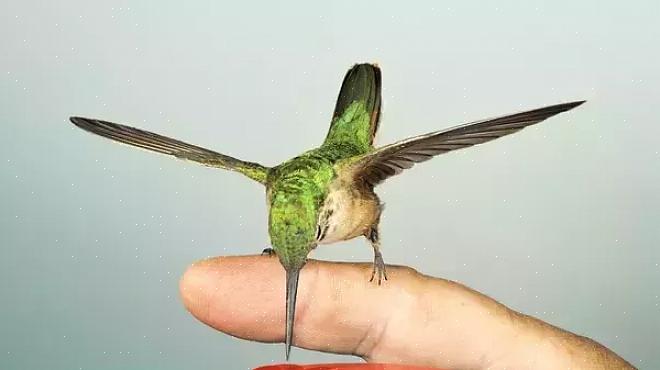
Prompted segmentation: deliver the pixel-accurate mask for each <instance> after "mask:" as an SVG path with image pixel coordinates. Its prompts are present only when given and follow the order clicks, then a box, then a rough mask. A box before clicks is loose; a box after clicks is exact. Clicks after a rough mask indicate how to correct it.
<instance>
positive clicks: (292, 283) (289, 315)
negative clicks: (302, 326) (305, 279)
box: [284, 268, 300, 361]
mask: <svg viewBox="0 0 660 370" xmlns="http://www.w3.org/2000/svg"><path fill="white" fill-rule="evenodd" d="M299 276H300V268H292V269H287V270H286V334H285V341H284V342H285V344H286V360H287V361H289V354H290V353H291V341H292V340H293V320H294V318H295V315H296V295H297V294H298V277H299Z"/></svg>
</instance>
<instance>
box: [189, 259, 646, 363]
mask: <svg viewBox="0 0 660 370" xmlns="http://www.w3.org/2000/svg"><path fill="white" fill-rule="evenodd" d="M371 269H372V266H371V265H370V264H354V263H350V264H349V263H331V262H320V261H314V260H309V261H308V262H307V265H306V268H305V269H303V270H302V272H301V279H300V281H301V284H300V287H299V294H298V316H297V318H296V321H295V331H296V336H295V338H294V345H295V346H298V347H301V348H307V349H311V350H317V351H323V352H333V353H339V354H351V355H356V356H359V357H362V358H363V359H365V360H366V361H367V362H380V363H382V362H386V363H401V364H408V365H422V366H432V367H438V368H443V369H541V370H542V369H569V368H570V369H634V367H633V366H632V365H630V364H629V363H627V362H626V361H625V360H623V359H622V358H621V357H619V356H617V355H616V354H615V353H614V352H612V351H610V350H609V349H607V348H605V347H604V346H602V345H600V344H598V343H596V342H594V341H593V340H591V339H589V338H586V337H582V336H578V335H575V334H572V333H570V332H568V331H565V330H562V329H560V328H557V327H554V326H552V325H550V324H547V323H545V322H543V321H541V320H538V319H536V318H533V317H531V316H527V315H524V314H521V313H518V312H516V311H513V310H511V309H510V308H507V307H506V306H504V305H502V304H500V303H498V302H496V301H495V300H493V299H491V298H489V297H487V296H485V295H483V294H480V293H478V292H476V291H474V290H472V289H470V288H468V287H466V286H464V285H461V284H459V283H456V282H452V281H448V280H444V279H439V278H434V277H430V276H426V275H423V274H420V273H418V272H417V271H415V270H413V269H411V268H408V267H398V266H388V274H389V275H390V276H391V278H390V280H389V282H388V284H384V285H382V286H380V287H379V286H377V285H374V284H370V283H369V282H368V277H369V276H370V274H371ZM283 278H284V271H282V268H281V266H280V265H279V263H278V262H277V259H276V258H271V257H267V256H241V257H217V258H211V259H208V260H204V261H201V262H198V263H196V264H194V265H192V266H191V267H190V268H189V269H188V270H187V271H186V273H185V274H184V275H183V278H182V279H181V282H180V292H181V297H182V300H183V303H184V305H185V306H186V308H187V309H188V310H189V311H190V313H192V314H193V315H194V316H195V317H196V318H197V319H199V320H200V321H202V322H203V323H205V324H207V325H209V326H211V327H213V328H215V329H217V330H219V331H222V332H224V333H227V334H229V335H232V336H235V337H238V338H243V339H248V340H253V341H258V342H282V341H283V340H284V333H283V332H282V330H281V328H282V325H283V324H284V321H285V315H284V312H282V309H281V304H280V302H281V300H282V298H283V296H284V289H283V287H282V284H281V283H280V282H281V281H282V279H283ZM241 287H244V289H243V288H241ZM391 302H397V304H396V305H392V304H391Z"/></svg>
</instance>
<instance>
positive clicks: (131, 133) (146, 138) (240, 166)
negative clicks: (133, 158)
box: [70, 117, 268, 183]
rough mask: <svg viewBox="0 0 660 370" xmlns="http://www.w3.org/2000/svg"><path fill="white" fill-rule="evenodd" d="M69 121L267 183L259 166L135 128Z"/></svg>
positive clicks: (89, 129) (103, 133)
mask: <svg viewBox="0 0 660 370" xmlns="http://www.w3.org/2000/svg"><path fill="white" fill-rule="evenodd" d="M70 120H71V122H72V123H73V124H74V125H76V126H78V127H80V128H81V129H83V130H85V131H88V132H91V133H93V134H96V135H99V136H103V137H105V138H108V139H112V140H115V141H118V142H120V143H123V144H128V145H132V146H135V147H138V148H142V149H146V150H150V151H153V152H157V153H161V154H166V155H171V156H174V157H176V158H180V159H185V160H190V161H193V162H197V163H201V164H203V165H205V166H209V167H217V168H223V169H227V170H232V171H237V172H240V173H242V174H244V175H246V176H248V177H249V178H251V179H253V180H255V181H258V182H261V183H265V181H266V175H267V173H268V168H267V167H264V166H262V165H260V164H258V163H253V162H246V161H241V160H239V159H236V158H233V157H230V156H227V155H224V154H220V153H218V152H214V151H212V150H209V149H204V148H202V147H199V146H196V145H192V144H188V143H185V142H183V141H179V140H176V139H172V138H169V137H166V136H162V135H158V134H155V133H153V132H149V131H145V130H140V129H138V128H135V127H130V126H125V125H120V124H117V123H112V122H107V121H102V120H98V119H91V118H83V117H71V118H70Z"/></svg>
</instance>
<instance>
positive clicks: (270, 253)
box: [261, 248, 275, 256]
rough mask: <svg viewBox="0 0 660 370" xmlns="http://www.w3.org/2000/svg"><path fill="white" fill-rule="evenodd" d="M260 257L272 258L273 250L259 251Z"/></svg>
mask: <svg viewBox="0 0 660 370" xmlns="http://www.w3.org/2000/svg"><path fill="white" fill-rule="evenodd" d="M261 255H262V256H274V255H275V250H274V249H273V248H265V249H264V250H263V251H261Z"/></svg>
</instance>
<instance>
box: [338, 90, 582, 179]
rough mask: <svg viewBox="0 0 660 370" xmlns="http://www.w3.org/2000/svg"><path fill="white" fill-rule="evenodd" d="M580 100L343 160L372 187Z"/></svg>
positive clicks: (461, 126)
mask: <svg viewBox="0 0 660 370" xmlns="http://www.w3.org/2000/svg"><path fill="white" fill-rule="evenodd" d="M582 103H584V101H576V102H571V103H564V104H557V105H552V106H549V107H545V108H539V109H534V110H531V111H527V112H521V113H516V114H511V115H508V116H502V117H498V118H492V119H486V120H482V121H477V122H471V123H467V124H464V125H460V126H455V127H452V128H449V129H446V130H442V131H435V132H431V133H428V134H425V135H420V136H415V137H411V138H408V139H405V140H402V141H399V142H397V143H394V144H390V145H386V146H384V147H381V148H377V149H376V150H374V151H373V152H370V153H368V154H365V155H362V156H359V157H354V158H351V159H348V160H347V162H346V163H347V165H348V170H349V172H350V173H351V174H352V175H353V178H355V179H356V180H359V181H364V182H366V183H368V184H370V185H372V186H375V185H377V184H379V183H381V182H382V181H383V180H385V179H387V178H388V177H390V176H394V175H397V174H399V173H401V171H403V170H404V169H407V168H410V167H412V166H414V165H415V163H420V162H424V161H427V160H429V159H431V158H432V157H434V156H436V155H438V154H442V153H447V152H449V151H452V150H456V149H462V148H466V147H469V146H472V145H477V144H481V143H485V142H487V141H491V140H494V139H497V138H499V137H502V136H505V135H509V134H512V133H514V132H516V131H519V130H522V129H523V128H525V127H527V126H531V125H534V124H536V123H539V122H541V121H543V120H545V119H547V118H550V117H552V116H554V115H555V114H559V113H561V112H565V111H567V110H570V109H573V108H575V107H577V106H578V105H580V104H582Z"/></svg>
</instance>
